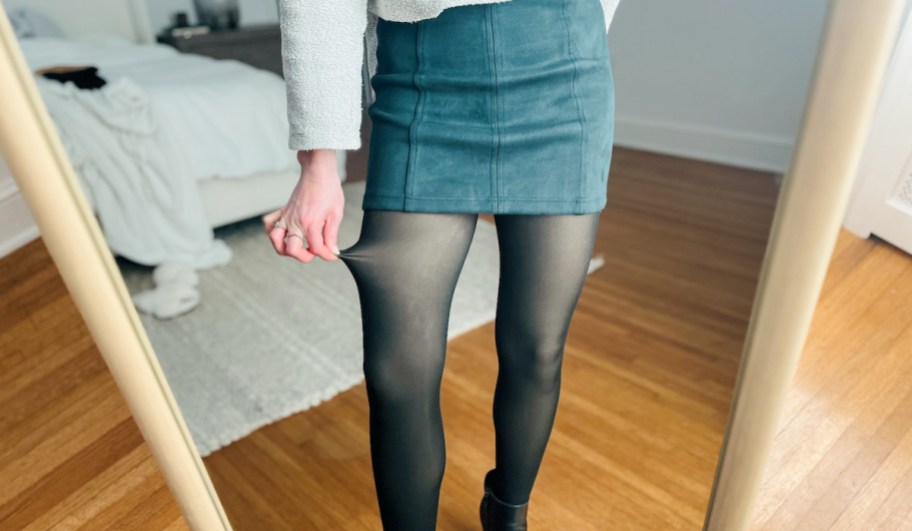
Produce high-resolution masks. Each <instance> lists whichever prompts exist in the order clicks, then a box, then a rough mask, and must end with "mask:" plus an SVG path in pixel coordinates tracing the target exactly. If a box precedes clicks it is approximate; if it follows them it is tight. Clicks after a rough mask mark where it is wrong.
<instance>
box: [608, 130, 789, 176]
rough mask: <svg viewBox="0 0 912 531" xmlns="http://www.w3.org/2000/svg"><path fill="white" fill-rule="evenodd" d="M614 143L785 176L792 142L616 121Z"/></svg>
mask: <svg viewBox="0 0 912 531" xmlns="http://www.w3.org/2000/svg"><path fill="white" fill-rule="evenodd" d="M614 142H615V144H617V145H618V146H624V147H631V148H636V149H642V150H645V151H654V152H658V153H665V154H668V155H676V156H680V157H686V158H691V159H698V160H706V161H710V162H718V163H720V164H728V165H730V166H738V167H742V168H750V169H756V170H763V171H772V172H777V173H785V171H786V170H787V169H788V164H789V161H790V158H791V154H792V149H793V144H794V139H792V138H788V137H785V136H768V135H758V134H753V133H744V132H741V131H731V130H725V129H717V128H711V127H702V126H696V125H690V124H677V123H671V122H657V121H649V120H640V119H636V118H623V117H617V118H616V121H615V137H614Z"/></svg>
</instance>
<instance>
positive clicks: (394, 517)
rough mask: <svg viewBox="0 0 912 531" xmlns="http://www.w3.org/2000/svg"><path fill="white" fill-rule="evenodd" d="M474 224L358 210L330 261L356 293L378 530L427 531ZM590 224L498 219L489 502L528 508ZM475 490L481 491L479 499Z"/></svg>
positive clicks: (591, 235) (440, 465)
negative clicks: (348, 239)
mask: <svg viewBox="0 0 912 531" xmlns="http://www.w3.org/2000/svg"><path fill="white" fill-rule="evenodd" d="M477 220H478V215H477V214H470V213H430V212H403V211H395V210H365V211H364V219H363V223H362V226H361V234H360V237H359V240H358V241H357V243H355V244H354V245H352V246H351V247H349V248H347V249H344V250H342V251H341V252H340V255H339V256H340V258H341V259H342V260H343V262H344V263H345V264H346V266H347V267H348V268H349V270H350V271H351V273H352V275H353V277H354V279H355V282H356V284H357V286H358V292H359V296H360V302H361V315H362V326H363V330H364V374H365V383H366V386H367V395H368V402H369V407H370V441H371V459H372V467H373V472H374V481H375V485H376V488H377V495H378V498H379V506H380V516H381V519H382V521H383V526H384V529H386V530H395V531H433V530H434V529H436V522H437V509H438V500H439V492H440V485H441V482H442V479H443V473H444V468H445V464H446V448H445V445H444V432H443V422H442V418H441V414H440V384H441V379H442V376H443V367H444V356H445V353H446V344H447V323H448V320H449V314H450V304H451V302H452V298H453V291H454V289H455V287H456V281H457V279H458V277H459V274H460V271H461V270H462V266H463V264H464V261H465V258H466V255H467V254H468V250H469V245H470V243H471V241H472V237H473V235H474V232H475V227H476V223H477ZM598 220H599V214H598V213H592V214H578V215H577V214H567V215H563V214H561V215H550V214H548V215H542V214H496V215H495V222H496V227H497V236H498V242H499V243H498V245H499V250H500V283H499V288H498V298H497V313H496V321H495V336H496V348H497V356H498V360H499V373H498V377H497V384H496V388H495V394H494V404H493V420H494V427H495V433H496V437H495V449H496V469H497V478H498V481H497V483H496V484H495V485H494V494H495V495H496V496H497V497H498V498H499V499H501V500H503V501H505V502H507V503H511V504H520V503H525V502H527V501H528V500H529V497H530V494H531V491H532V486H533V483H534V481H535V477H536V475H537V474H538V470H539V465H540V464H541V460H542V456H543V454H544V452H545V447H546V445H547V442H548V439H549V437H550V434H551V429H552V426H553V423H554V418H555V412H556V409H557V403H558V395H559V392H560V381H561V362H562V358H563V352H564V344H565V339H566V335H567V330H568V327H569V325H570V320H571V317H572V315H573V313H574V310H575V308H576V304H577V301H578V299H579V295H580V292H581V290H582V287H583V283H584V281H585V279H586V273H587V269H588V266H589V259H590V257H591V256H592V249H593V244H594V241H595V234H596V230H597V228H598ZM480 481H481V479H480V478H479V491H480V488H481V483H480Z"/></svg>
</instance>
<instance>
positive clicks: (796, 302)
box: [703, 0, 905, 531]
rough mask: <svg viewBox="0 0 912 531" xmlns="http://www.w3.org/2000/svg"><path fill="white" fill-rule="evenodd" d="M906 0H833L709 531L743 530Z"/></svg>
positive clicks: (744, 362) (766, 262)
mask: <svg viewBox="0 0 912 531" xmlns="http://www.w3.org/2000/svg"><path fill="white" fill-rule="evenodd" d="M904 2H905V0H873V1H865V2H858V1H857V0H831V2H830V4H829V7H828V11H827V19H826V25H825V28H824V32H823V35H822V37H821V41H820V48H819V51H818V55H817V62H816V65H815V69H814V74H813V80H812V84H811V87H810V89H809V92H808V98H807V105H806V106H805V111H804V116H803V120H802V124H801V130H800V132H799V135H798V143H797V145H796V148H795V151H794V154H793V156H792V161H791V164H790V168H789V171H788V173H787V175H786V178H785V179H784V183H783V189H782V190H781V192H780V197H779V201H778V204H777V205H776V212H775V216H774V218H773V223H772V227H771V230H770V239H769V242H770V243H769V246H768V247H767V251H766V254H765V256H764V259H763V266H762V270H761V274H760V279H759V282H758V286H757V291H756V296H755V298H754V304H753V309H752V312H751V319H750V324H749V325H748V330H747V336H746V338H745V342H744V348H743V351H742V356H741V363H740V365H739V369H738V377H737V380H736V384H735V389H734V393H733V400H732V406H731V410H730V413H729V418H728V427H727V429H726V432H725V436H724V438H723V443H722V448H721V451H720V455H719V461H718V463H717V467H716V474H715V478H714V480H713V487H712V490H711V494H710V500H709V504H708V506H707V512H706V520H705V521H704V526H703V529H704V531H733V530H743V529H747V528H748V526H749V524H750V518H751V516H752V514H751V513H752V510H753V508H754V504H755V501H756V497H757V494H758V492H759V489H760V486H761V483H762V480H763V472H764V468H765V466H766V462H767V458H768V456H769V452H770V450H771V448H772V444H773V440H774V438H775V436H776V433H777V431H778V428H779V421H780V420H781V418H780V417H781V413H782V410H783V406H784V403H785V398H786V394H787V392H788V389H789V385H790V384H791V381H792V378H793V376H794V373H795V370H796V368H797V366H798V360H799V358H800V357H801V353H802V350H803V348H804V344H805V341H806V339H807V335H808V331H809V329H810V325H811V320H812V318H813V315H814V310H815V308H816V306H817V301H818V299H819V297H820V290H821V289H822V287H823V282H824V278H825V277H826V272H827V269H828V267H829V262H830V258H831V256H832V253H833V249H834V247H835V244H836V239H837V237H838V235H839V228H840V226H841V225H842V220H843V217H844V214H845V209H846V206H847V204H848V200H849V195H850V192H851V188H852V184H853V181H854V177H855V174H856V171H857V169H858V165H859V162H860V160H861V155H862V151H863V149H864V145H865V140H866V138H867V135H868V131H869V129H870V125H871V121H872V119H873V116H874V110H875V107H876V104H877V100H878V97H879V95H880V89H881V86H882V82H883V79H884V75H885V73H886V70H887V65H888V63H889V59H890V55H891V53H892V50H893V46H894V43H895V41H896V36H897V32H898V31H899V27H900V22H901V18H902V12H903V4H904Z"/></svg>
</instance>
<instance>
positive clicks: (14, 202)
mask: <svg viewBox="0 0 912 531" xmlns="http://www.w3.org/2000/svg"><path fill="white" fill-rule="evenodd" d="M40 235H41V231H40V230H38V225H36V224H35V219H34V218H33V217H32V214H31V212H29V209H28V205H27V204H26V203H25V199H23V197H22V194H20V193H19V189H18V188H16V185H15V184H14V183H13V181H12V180H10V181H7V182H5V183H3V186H0V258H2V257H4V256H6V255H8V254H11V253H12V252H13V251H15V250H16V249H19V248H20V247H22V246H23V245H25V244H27V243H28V242H30V241H32V240H34V239H35V238H38V237H39V236H40Z"/></svg>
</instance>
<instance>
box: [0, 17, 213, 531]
mask: <svg viewBox="0 0 912 531" xmlns="http://www.w3.org/2000/svg"><path fill="white" fill-rule="evenodd" d="M0 47H2V52H0V101H3V112H0V152H2V154H3V156H4V158H5V159H6V162H7V164H8V166H9V168H10V170H11V172H12V174H13V179H14V180H15V182H16V184H17V186H18V188H19V190H20V192H21V193H22V195H23V197H24V198H25V200H26V203H27V204H28V206H29V209H30V211H31V213H32V215H33V217H34V218H35V221H36V223H37V225H38V227H39V229H40V230H41V235H42V238H43V239H44V243H45V245H46V246H47V248H48V252H49V253H50V255H51V257H52V258H53V260H54V263H55V264H56V266H57V268H58V270H59V271H60V275H61V277H62V278H63V281H64V283H65V285H66V287H67V290H68V291H69V292H70V294H71V295H72V297H73V300H74V302H75V304H76V306H77V308H78V309H79V312H80V314H82V316H83V319H84V320H85V322H86V325H87V327H88V329H89V331H90V333H91V335H92V338H93V339H94V340H95V343H96V344H97V346H98V350H99V351H100V352H101V354H102V356H103V358H104V361H105V363H106V364H107V366H108V368H109V369H110V371H111V374H112V375H113V377H114V380H115V382H116V383H117V387H118V389H119V390H120V392H121V394H122V395H123V397H124V400H125V402H126V404H127V407H128V408H129V410H130V413H131V414H132V415H133V418H134V419H135V421H136V424H137V425H138V427H139V430H140V432H141V433H142V436H143V438H144V439H145V440H146V442H147V443H148V445H149V448H150V450H151V453H152V455H153V457H154V458H155V460H156V462H157V463H158V465H159V468H160V469H161V471H162V475H163V476H164V478H165V482H166V483H167V484H168V487H169V488H170V489H171V492H172V494H173V495H174V497H175V499H176V500H177V504H178V506H179V508H180V510H181V513H182V514H183V515H184V518H185V519H186V520H187V523H188V524H189V525H190V527H191V528H192V529H205V530H217V529H226V530H230V529H231V526H230V524H229V521H228V518H227V515H226V514H225V511H224V508H223V507H222V505H221V502H220V500H219V498H218V495H217V494H216V491H215V488H214V487H213V485H212V482H211V480H210V478H209V474H208V472H207V470H206V467H205V465H204V463H203V461H202V458H201V457H200V455H199V453H198V452H197V450H196V446H195V445H194V443H193V440H192V437H191V435H190V432H189V430H188V428H187V425H186V423H185V422H184V419H183V416H182V415H181V414H180V410H179V408H178V406H177V402H176V401H175V399H174V396H173V395H172V393H171V389H170V387H169V386H168V383H167V381H166V379H165V377H164V373H163V372H162V370H161V366H160V365H159V363H158V359H157V358H156V357H155V354H154V350H153V348H152V345H151V343H150V342H149V338H148V337H147V335H146V332H145V329H144V328H143V326H142V324H141V321H140V320H139V315H138V314H137V312H136V309H135V308H134V306H133V302H132V300H131V298H130V295H129V292H128V291H127V288H126V285H125V284H124V281H123V278H122V276H121V275H120V273H119V269H118V266H117V263H116V262H115V260H114V257H113V255H112V254H111V252H110V250H109V248H108V246H107V243H106V241H105V238H104V235H103V233H102V232H101V228H100V227H99V225H98V222H97V220H96V219H95V215H94V213H93V212H92V210H91V208H90V207H89V205H88V204H87V202H86V200H85V198H84V196H83V195H82V191H81V185H80V184H79V181H78V179H77V177H76V175H75V173H74V171H73V169H72V166H71V165H70V162H69V159H68V158H67V156H66V153H65V151H64V149H63V146H62V145H61V143H60V140H59V138H58V136H57V132H56V129H55V128H54V124H53V122H52V121H51V119H50V117H49V116H48V114H47V110H46V108H45V106H44V104H43V102H42V100H41V96H40V94H39V92H38V90H37V88H36V86H35V82H34V79H33V77H32V73H31V71H30V70H29V68H28V65H27V64H26V62H25V59H24V58H23V56H22V54H21V50H20V49H19V46H18V42H17V40H16V37H15V35H14V33H13V30H12V27H11V25H10V23H9V20H8V19H7V17H6V16H5V15H0Z"/></svg>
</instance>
